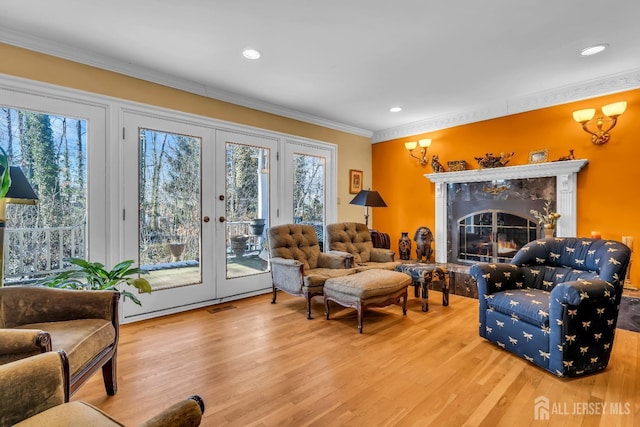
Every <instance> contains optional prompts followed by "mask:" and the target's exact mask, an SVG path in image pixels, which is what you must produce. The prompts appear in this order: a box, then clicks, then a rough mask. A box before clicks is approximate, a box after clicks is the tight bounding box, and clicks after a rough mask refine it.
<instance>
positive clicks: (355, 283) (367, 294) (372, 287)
mask: <svg viewBox="0 0 640 427" xmlns="http://www.w3.org/2000/svg"><path fill="white" fill-rule="evenodd" d="M410 284H411V278H410V277H409V276H407V275H406V274H403V273H398V272H395V271H389V270H366V271H363V272H360V273H357V274H352V275H349V276H344V277H337V278H332V279H328V280H327V281H326V282H325V284H324V291H325V294H333V295H349V296H353V297H356V298H358V299H360V300H366V299H368V298H372V297H376V296H381V295H389V294H392V293H394V292H396V291H399V290H401V289H402V288H406V287H407V286H409V285H410Z"/></svg>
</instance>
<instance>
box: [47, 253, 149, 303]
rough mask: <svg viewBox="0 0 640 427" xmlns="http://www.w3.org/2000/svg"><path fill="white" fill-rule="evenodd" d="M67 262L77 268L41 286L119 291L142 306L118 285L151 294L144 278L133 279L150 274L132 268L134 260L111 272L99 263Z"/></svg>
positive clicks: (122, 263)
mask: <svg viewBox="0 0 640 427" xmlns="http://www.w3.org/2000/svg"><path fill="white" fill-rule="evenodd" d="M65 261H68V262H70V263H71V264H73V265H75V266H77V267H78V268H74V269H72V270H67V271H63V272H61V273H58V274H57V275H55V276H54V277H47V278H46V279H43V280H42V282H41V284H43V285H45V286H48V287H50V288H63V289H80V290H90V291H103V290H109V291H117V292H120V294H121V295H122V296H123V299H124V300H126V299H127V298H130V299H131V301H133V302H134V303H136V304H138V305H142V303H141V302H140V300H139V299H138V298H137V297H136V296H135V295H134V294H133V293H131V292H129V291H127V290H120V289H119V288H118V285H120V284H122V283H124V284H126V285H129V286H133V287H134V288H136V289H138V290H139V291H140V292H144V293H148V294H149V293H151V285H150V284H149V281H148V280H147V279H144V278H142V277H131V276H133V275H138V274H148V272H147V271H146V270H143V269H141V268H137V267H134V268H131V264H133V260H127V261H122V262H121V263H119V264H117V265H115V266H114V267H113V269H111V271H107V270H106V269H105V268H104V265H103V264H100V263H99V262H89V261H86V260H84V259H82V258H66V259H65Z"/></svg>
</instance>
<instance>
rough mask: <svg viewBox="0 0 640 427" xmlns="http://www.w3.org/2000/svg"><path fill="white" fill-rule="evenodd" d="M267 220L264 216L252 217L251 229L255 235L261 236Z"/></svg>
mask: <svg viewBox="0 0 640 427" xmlns="http://www.w3.org/2000/svg"><path fill="white" fill-rule="evenodd" d="M264 225H265V220H264V218H255V219H252V220H251V222H250V223H249V230H250V231H251V234H252V235H254V236H261V235H262V232H263V231H264Z"/></svg>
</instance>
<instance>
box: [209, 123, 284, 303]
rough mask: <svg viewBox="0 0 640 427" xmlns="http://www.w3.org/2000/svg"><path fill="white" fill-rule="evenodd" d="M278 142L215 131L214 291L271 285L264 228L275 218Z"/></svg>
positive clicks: (234, 291)
mask: <svg viewBox="0 0 640 427" xmlns="http://www.w3.org/2000/svg"><path fill="white" fill-rule="evenodd" d="M277 148H278V141H277V140H276V139H271V138H268V137H266V136H257V135H251V134H245V133H237V132H229V131H223V130H217V131H216V158H217V159H218V166H217V167H216V192H215V195H216V197H215V203H216V211H217V212H220V214H219V215H218V217H217V218H216V222H215V224H216V228H217V230H216V231H217V232H216V235H217V236H218V238H217V239H216V257H215V259H216V271H217V274H216V284H217V287H216V295H217V296H218V297H219V298H225V297H228V296H231V295H243V294H251V293H256V292H260V291H263V290H268V289H270V288H271V275H270V272H269V271H270V270H269V262H268V252H267V239H266V237H267V228H268V227H269V226H270V225H271V223H272V222H273V220H274V219H275V218H276V212H277V211H276V209H274V208H273V206H275V205H276V204H277V203H276V202H274V201H273V199H274V194H272V193H273V192H272V189H274V188H276V185H275V183H276V178H277V168H276V166H277V162H276V155H277Z"/></svg>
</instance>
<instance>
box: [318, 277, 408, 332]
mask: <svg viewBox="0 0 640 427" xmlns="http://www.w3.org/2000/svg"><path fill="white" fill-rule="evenodd" d="M410 284H411V278H410V277H409V276H407V275H406V274H403V273H398V272H395V271H390V270H379V269H372V270H366V271H362V272H360V273H356V274H351V275H349V276H343V277H335V278H331V279H328V280H327V281H326V282H325V283H324V306H325V315H326V317H327V319H329V301H334V302H336V303H337V304H340V305H341V306H343V307H353V308H355V309H356V310H357V311H358V332H360V333H362V315H363V312H364V311H365V310H366V309H367V307H386V306H388V305H391V304H394V303H399V302H400V298H403V300H402V315H406V314H407V287H408V286H409V285H410Z"/></svg>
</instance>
